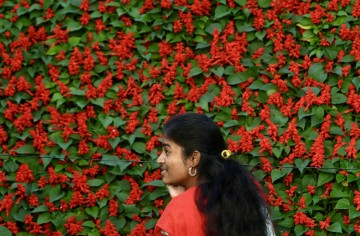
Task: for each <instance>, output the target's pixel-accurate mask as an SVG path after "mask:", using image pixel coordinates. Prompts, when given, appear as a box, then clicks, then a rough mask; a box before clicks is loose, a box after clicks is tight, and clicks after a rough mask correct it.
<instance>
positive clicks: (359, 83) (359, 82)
mask: <svg viewBox="0 0 360 236" xmlns="http://www.w3.org/2000/svg"><path fill="white" fill-rule="evenodd" d="M351 81H352V83H353V85H355V87H356V90H359V89H360V79H359V77H354V78H353V79H352V80H351Z"/></svg>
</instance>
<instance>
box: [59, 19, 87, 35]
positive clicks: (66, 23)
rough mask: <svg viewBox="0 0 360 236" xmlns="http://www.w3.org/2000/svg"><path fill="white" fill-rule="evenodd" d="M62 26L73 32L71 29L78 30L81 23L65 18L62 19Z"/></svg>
mask: <svg viewBox="0 0 360 236" xmlns="http://www.w3.org/2000/svg"><path fill="white" fill-rule="evenodd" d="M63 25H64V27H66V29H67V30H69V31H70V32H73V31H76V30H79V29H81V28H82V25H81V24H80V23H79V22H77V21H75V20H73V19H72V18H70V17H69V18H66V19H65V20H64V23H63Z"/></svg>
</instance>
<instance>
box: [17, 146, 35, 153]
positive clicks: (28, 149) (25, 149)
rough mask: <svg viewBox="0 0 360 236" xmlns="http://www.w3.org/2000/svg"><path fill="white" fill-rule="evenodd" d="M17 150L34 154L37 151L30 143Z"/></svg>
mask: <svg viewBox="0 0 360 236" xmlns="http://www.w3.org/2000/svg"><path fill="white" fill-rule="evenodd" d="M15 152H17V153H19V154H33V153H35V148H34V147H33V146H32V145H30V144H26V145H24V146H21V147H19V148H17V149H16V150H15Z"/></svg>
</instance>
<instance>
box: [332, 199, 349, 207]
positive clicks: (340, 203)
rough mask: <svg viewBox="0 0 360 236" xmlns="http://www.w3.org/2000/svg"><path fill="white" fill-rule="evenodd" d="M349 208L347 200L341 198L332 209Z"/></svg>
mask: <svg viewBox="0 0 360 236" xmlns="http://www.w3.org/2000/svg"><path fill="white" fill-rule="evenodd" d="M349 207H350V201H349V200H348V199H345V198H342V199H340V200H339V201H338V202H337V203H336V205H335V208H334V209H349Z"/></svg>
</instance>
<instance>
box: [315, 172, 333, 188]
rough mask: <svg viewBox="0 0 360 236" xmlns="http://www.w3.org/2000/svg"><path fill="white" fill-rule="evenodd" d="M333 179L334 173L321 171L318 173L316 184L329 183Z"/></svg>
mask: <svg viewBox="0 0 360 236" xmlns="http://www.w3.org/2000/svg"><path fill="white" fill-rule="evenodd" d="M333 179H334V175H333V174H329V173H325V172H321V173H320V174H319V178H318V183H317V186H322V185H324V184H326V183H329V182H330V181H331V180H333Z"/></svg>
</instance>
